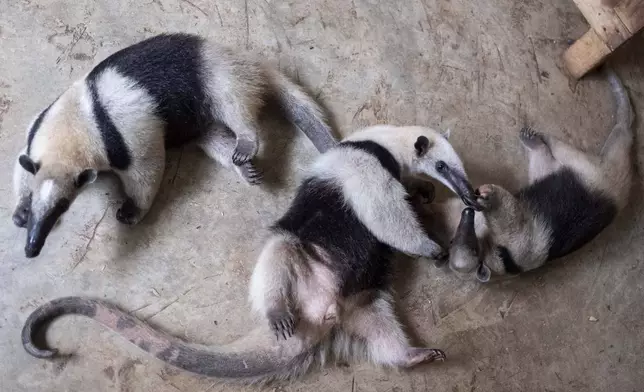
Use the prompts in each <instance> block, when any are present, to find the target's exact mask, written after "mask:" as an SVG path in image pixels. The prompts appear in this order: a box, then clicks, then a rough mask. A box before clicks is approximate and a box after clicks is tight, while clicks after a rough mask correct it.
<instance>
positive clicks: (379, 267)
mask: <svg viewBox="0 0 644 392" xmlns="http://www.w3.org/2000/svg"><path fill="white" fill-rule="evenodd" d="M342 144H344V143H342ZM374 144H375V143H374ZM274 228H275V229H277V230H284V231H287V232H289V233H292V234H293V235H295V236H297V237H298V238H299V239H300V240H301V241H302V243H303V247H304V249H306V248H307V247H308V245H310V244H314V245H317V246H319V247H321V248H323V249H325V250H326V251H327V252H328V253H329V254H330V257H331V261H330V264H331V265H330V266H329V268H330V269H331V270H332V271H337V273H338V275H339V276H340V277H341V279H340V281H341V286H340V290H341V294H342V295H344V296H348V295H351V294H355V293H357V292H359V291H362V290H367V289H380V288H384V287H386V285H387V284H388V281H389V279H388V278H389V265H390V258H391V256H392V253H393V251H392V249H391V248H390V247H389V246H387V245H385V244H384V243H382V242H380V241H378V239H377V238H376V237H375V236H374V235H373V234H372V233H371V232H370V231H369V229H367V227H366V226H365V225H364V224H363V223H362V222H361V221H360V220H359V219H358V217H357V216H356V214H355V212H354V211H353V209H352V208H351V207H350V206H349V205H348V204H347V203H346V201H345V199H344V195H343V193H342V190H341V189H340V187H339V186H337V185H335V184H333V183H331V182H330V181H324V180H320V179H317V178H309V179H307V180H305V181H304V183H302V185H300V187H299V189H298V191H297V195H296V196H295V199H294V200H293V203H292V204H291V207H290V208H289V210H288V211H287V212H286V214H285V215H284V216H283V217H282V218H281V219H280V220H278V221H277V223H276V224H275V226H274Z"/></svg>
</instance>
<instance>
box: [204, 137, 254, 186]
mask: <svg viewBox="0 0 644 392" xmlns="http://www.w3.org/2000/svg"><path fill="white" fill-rule="evenodd" d="M236 143H237V140H236V138H235V134H234V133H233V132H232V131H231V130H230V129H228V128H227V127H226V126H224V125H219V126H215V127H213V128H212V129H211V130H210V131H209V132H208V133H207V134H206V135H204V136H203V137H202V138H201V140H199V142H198V144H199V147H201V149H202V150H203V151H204V152H205V153H206V154H207V155H208V156H209V157H210V158H212V159H214V160H215V161H217V162H219V163H220V164H221V165H222V166H224V167H227V168H230V167H234V168H235V171H236V172H237V173H238V174H239V175H240V176H241V178H243V179H244V181H246V182H247V183H249V184H251V185H258V184H261V182H262V172H261V170H259V169H257V168H256V167H255V165H254V164H253V162H252V161H248V162H246V163H242V164H241V165H240V166H237V165H235V164H234V163H233V154H234V153H235V144H236Z"/></svg>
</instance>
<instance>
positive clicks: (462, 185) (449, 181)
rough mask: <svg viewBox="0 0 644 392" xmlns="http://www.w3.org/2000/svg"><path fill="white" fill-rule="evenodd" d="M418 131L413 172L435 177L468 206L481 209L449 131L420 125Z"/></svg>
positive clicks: (414, 146)
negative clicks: (450, 138)
mask: <svg viewBox="0 0 644 392" xmlns="http://www.w3.org/2000/svg"><path fill="white" fill-rule="evenodd" d="M417 133H418V135H416V136H415V140H414V143H413V148H414V150H413V157H412V160H411V165H410V168H409V170H410V171H411V173H412V174H413V175H416V176H429V177H432V178H435V179H436V180H438V181H440V182H441V183H443V184H444V185H445V186H446V187H448V188H449V189H450V190H452V192H454V193H456V194H457V195H458V196H459V197H460V198H461V199H462V200H463V202H464V203H465V204H466V205H468V206H470V207H473V208H475V209H477V210H479V209H480V206H479V205H478V203H477V201H476V195H475V194H474V189H473V188H472V185H471V184H470V181H469V179H468V177H467V174H466V173H465V168H464V167H463V162H462V161H461V158H460V156H459V155H458V154H457V153H456V151H455V150H454V147H453V146H452V144H451V143H450V142H449V140H448V138H449V131H448V132H444V133H439V132H437V131H434V130H432V129H429V128H419V130H418V132H417Z"/></svg>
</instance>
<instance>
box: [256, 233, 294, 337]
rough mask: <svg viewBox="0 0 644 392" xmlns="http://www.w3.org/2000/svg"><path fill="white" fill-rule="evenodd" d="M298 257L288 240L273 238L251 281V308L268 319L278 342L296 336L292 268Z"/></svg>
mask: <svg viewBox="0 0 644 392" xmlns="http://www.w3.org/2000/svg"><path fill="white" fill-rule="evenodd" d="M299 257H301V255H300V253H299V252H298V251H297V248H296V246H295V245H294V244H292V243H289V241H288V239H287V238H285V237H283V236H281V235H275V236H274V237H273V238H271V239H270V240H269V241H268V242H267V244H266V245H265V246H264V249H263V250H262V253H261V254H260V256H259V259H258V261H257V264H256V265H255V269H254V270H253V275H252V277H251V281H250V300H251V302H252V304H253V308H254V309H255V310H256V311H257V312H259V313H260V314H262V315H263V316H265V317H266V318H267V319H268V323H269V326H270V328H271V329H272V330H273V332H274V333H275V336H276V337H277V339H279V338H280V337H282V338H284V339H287V338H289V337H291V336H293V334H294V333H295V328H296V326H297V318H296V314H295V309H294V304H293V284H294V281H295V278H294V276H293V275H294V271H293V268H292V267H293V265H294V264H295V263H299V262H300V260H299V259H298V258H299Z"/></svg>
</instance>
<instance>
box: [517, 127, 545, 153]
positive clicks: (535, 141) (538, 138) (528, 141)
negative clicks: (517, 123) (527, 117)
mask: <svg viewBox="0 0 644 392" xmlns="http://www.w3.org/2000/svg"><path fill="white" fill-rule="evenodd" d="M519 139H521V142H522V143H523V145H524V146H526V148H529V149H535V148H539V147H542V146H546V141H545V140H544V138H543V135H542V134H541V133H539V132H537V131H535V130H534V129H532V128H530V127H523V128H522V129H521V131H520V132H519Z"/></svg>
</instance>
